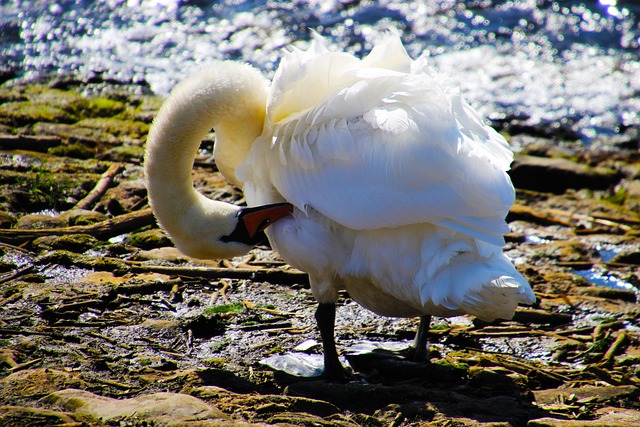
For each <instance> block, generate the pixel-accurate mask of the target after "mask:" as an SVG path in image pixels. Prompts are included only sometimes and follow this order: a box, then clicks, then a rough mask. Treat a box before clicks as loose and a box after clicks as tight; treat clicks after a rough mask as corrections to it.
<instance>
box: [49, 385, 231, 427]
mask: <svg viewBox="0 0 640 427" xmlns="http://www.w3.org/2000/svg"><path fill="white" fill-rule="evenodd" d="M42 402H43V403H45V404H48V405H51V406H52V407H54V408H61V409H63V410H65V411H68V412H73V413H80V414H85V415H89V416H92V417H94V418H98V419H102V420H103V421H114V420H127V419H131V420H133V419H135V422H136V425H142V424H141V423H142V420H148V421H149V422H153V425H156V426H160V425H163V426H182V425H186V424H187V423H194V422H195V421H207V420H209V421H215V422H216V423H217V424H216V425H225V424H226V423H227V421H229V417H228V416H226V415H225V414H223V413H222V412H221V411H220V410H218V409H216V408H215V407H213V406H211V405H209V404H208V403H206V402H205V401H203V400H200V399H198V398H196V397H193V396H189V395H187V394H181V393H154V394H149V395H144V396H138V397H135V398H131V399H112V398H109V397H103V396H98V395H96V394H93V393H90V392H88V391H84V390H76V389H67V390H62V391H58V392H55V393H52V394H50V395H48V396H47V397H45V398H44V399H42ZM198 425H202V424H198ZM211 425H214V424H211Z"/></svg>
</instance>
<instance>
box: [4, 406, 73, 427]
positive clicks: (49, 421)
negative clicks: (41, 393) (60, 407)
mask: <svg viewBox="0 0 640 427" xmlns="http://www.w3.org/2000/svg"><path fill="white" fill-rule="evenodd" d="M79 421H80V420H76V419H74V418H73V417H72V416H70V415H69V414H66V413H64V412H56V411H49V410H47V409H40V408H33V407H28V406H4V405H0V425H3V426H26V425H39V426H63V425H66V426H75V425H84V424H83V423H81V422H79Z"/></svg>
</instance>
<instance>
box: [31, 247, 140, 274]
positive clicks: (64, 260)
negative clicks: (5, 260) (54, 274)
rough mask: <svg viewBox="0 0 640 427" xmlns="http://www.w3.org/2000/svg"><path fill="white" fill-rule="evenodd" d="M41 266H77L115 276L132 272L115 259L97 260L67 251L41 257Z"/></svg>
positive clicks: (54, 251) (54, 252)
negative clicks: (106, 272)
mask: <svg viewBox="0 0 640 427" xmlns="http://www.w3.org/2000/svg"><path fill="white" fill-rule="evenodd" d="M35 262H36V263H39V264H49V263H51V264H60V265H63V266H65V267H71V266H76V267H80V268H87V269H90V270H95V271H110V272H112V273H114V274H124V273H126V272H128V271H129V270H130V268H129V266H128V265H127V264H125V263H124V262H121V261H119V260H117V259H114V258H96V257H91V256H85V255H80V254H75V253H73V252H71V251H68V250H65V249H58V250H53V251H51V252H47V253H46V254H43V255H41V256H39V257H38V258H37V259H36V261H35Z"/></svg>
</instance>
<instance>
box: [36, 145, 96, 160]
mask: <svg viewBox="0 0 640 427" xmlns="http://www.w3.org/2000/svg"><path fill="white" fill-rule="evenodd" d="M47 152H48V153H49V154H51V155H54V156H59V157H73V158H75V159H91V158H93V157H95V155H96V152H95V150H94V149H91V148H89V147H87V146H86V145H85V144H82V143H80V142H74V143H71V144H62V145H58V146H57V147H53V148H50V149H49V151H47Z"/></svg>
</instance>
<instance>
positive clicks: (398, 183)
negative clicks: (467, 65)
mask: <svg viewBox="0 0 640 427" xmlns="http://www.w3.org/2000/svg"><path fill="white" fill-rule="evenodd" d="M390 46H391V47H392V44H391V45H389V46H387V47H386V49H387V50H388V49H391V47H390ZM310 50H311V49H310ZM381 51H384V49H382V50H381ZM313 54H314V55H316V56H317V57H318V58H320V59H319V60H318V62H317V64H316V65H318V66H319V68H321V69H320V70H318V71H317V73H327V72H331V68H332V67H336V68H335V69H334V71H336V72H339V75H338V76H336V77H335V78H333V79H332V80H333V85H332V84H327V83H326V81H324V80H323V79H322V75H324V74H319V76H318V77H317V79H316V80H318V81H322V85H321V86H322V89H323V91H321V92H318V91H317V90H315V89H314V90H312V92H306V91H305V89H306V88H307V87H308V85H310V84H313V82H314V77H313V76H314V72H315V71H314V69H313V67H312V65H313V64H314V62H313V61H312V60H311V59H309V58H306V59H305V61H302V62H304V67H303V68H304V69H305V70H306V73H307V74H305V73H301V72H300V70H297V69H295V73H293V72H292V73H293V75H294V76H293V77H291V78H288V74H287V73H286V72H282V73H280V71H279V73H280V74H278V75H277V76H276V78H274V88H273V93H274V94H275V95H274V96H273V98H272V99H271V100H270V102H269V106H268V111H267V124H266V129H265V132H264V134H263V137H262V138H264V139H266V140H258V141H257V143H256V144H254V147H253V149H252V152H251V153H250V155H249V157H248V160H247V163H246V164H245V167H243V168H241V169H240V170H239V171H238V172H237V174H238V176H241V177H242V178H241V179H244V180H245V181H247V182H250V186H251V187H252V188H260V186H267V187H272V188H268V189H267V191H265V192H266V193H268V194H275V193H279V194H280V195H281V196H282V199H284V200H287V201H288V202H290V203H292V204H293V205H295V206H296V207H298V208H300V209H301V210H303V211H305V212H307V211H308V209H309V208H311V209H313V210H315V211H317V212H319V213H321V214H322V215H324V216H326V217H328V218H330V219H332V220H333V221H335V222H337V223H339V224H342V225H344V226H346V227H349V228H351V229H355V230H365V229H380V228H394V227H400V226H405V225H411V224H423V223H430V224H435V225H440V226H444V227H448V228H451V229H454V230H456V231H459V232H461V233H464V234H466V235H468V236H471V237H473V238H476V239H479V240H481V241H484V242H487V243H490V244H493V245H502V244H503V243H504V240H503V237H502V234H503V233H505V232H507V231H508V227H507V224H506V223H505V221H504V218H505V216H506V213H507V212H508V209H509V207H510V206H511V204H512V203H513V201H514V189H513V186H512V184H511V181H510V179H509V177H508V175H507V174H506V170H507V169H508V168H509V165H510V163H511V161H512V156H513V154H512V152H511V151H510V150H509V147H508V145H507V143H506V141H505V140H504V138H503V137H502V136H500V135H499V134H498V133H497V132H495V131H494V130H493V129H491V128H490V127H488V126H486V125H485V124H484V123H483V122H482V120H481V119H480V117H478V115H477V113H476V112H475V110H474V109H473V108H472V107H471V106H469V105H468V104H467V103H466V102H465V101H464V99H462V97H461V96H460V94H459V92H458V91H457V90H454V89H452V88H450V87H448V86H446V85H443V84H442V82H441V81H440V80H438V79H437V78H434V77H433V76H430V75H429V74H427V73H424V72H423V71H424V70H423V69H422V68H421V69H420V70H418V71H415V74H410V73H407V72H402V71H403V70H409V69H411V64H408V65H407V64H406V63H404V65H403V62H402V61H410V59H408V57H407V58H404V57H403V56H402V55H400V56H396V57H394V60H393V63H394V69H383V68H370V67H366V65H367V63H365V62H364V61H363V64H364V65H363V64H361V63H359V62H358V63H354V62H353V61H351V62H349V63H348V64H347V63H340V61H339V60H338V59H343V57H342V56H340V57H339V58H338V57H335V58H334V60H331V55H337V54H332V53H328V52H326V51H325V50H323V49H321V48H318V47H317V46H316V48H315V50H313ZM290 55H293V54H290ZM299 55H302V56H304V55H307V56H308V55H310V53H309V51H307V52H304V53H300V54H299ZM374 59H375V58H374ZM285 60H288V61H293V60H295V58H293V57H289V58H285ZM379 60H380V59H377V60H376V61H379ZM376 61H369V62H370V63H376ZM282 69H284V70H285V71H286V70H288V69H294V67H293V66H292V65H291V64H288V63H285V64H284V66H283V67H282ZM309 73H310V74H309ZM307 93H311V95H310V96H309V97H305V94H307ZM314 97H315V98H314ZM288 99H298V101H296V103H295V105H290V104H287V102H288V101H287V100H288ZM300 99H302V100H303V101H301V100H300ZM248 165H251V170H249V168H248V167H247V166H248Z"/></svg>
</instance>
